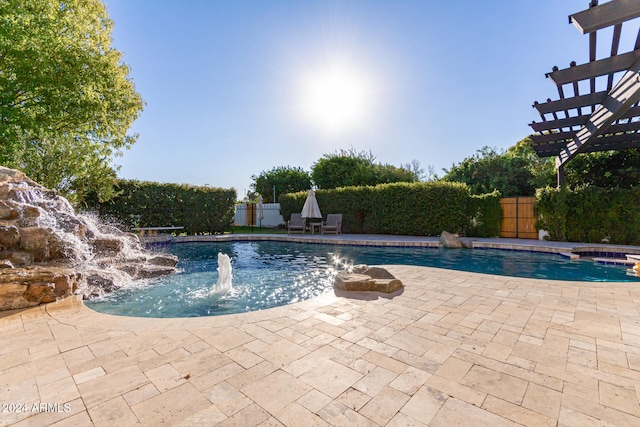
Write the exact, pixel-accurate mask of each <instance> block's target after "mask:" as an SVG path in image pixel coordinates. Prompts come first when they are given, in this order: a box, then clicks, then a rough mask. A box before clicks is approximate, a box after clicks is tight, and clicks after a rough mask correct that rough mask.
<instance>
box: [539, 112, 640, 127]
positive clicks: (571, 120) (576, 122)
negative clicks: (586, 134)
mask: <svg viewBox="0 0 640 427" xmlns="http://www.w3.org/2000/svg"><path fill="white" fill-rule="evenodd" d="M636 116H640V107H632V108H630V109H629V110H628V111H627V112H625V113H624V114H623V115H622V117H620V118H621V119H630V118H633V117H636ZM589 117H591V116H590V115H588V114H583V115H581V116H575V117H567V118H564V119H557V120H547V121H545V122H539V123H538V122H533V123H531V125H530V126H531V127H532V128H533V130H535V131H536V132H544V131H548V132H552V131H554V130H557V129H563V128H568V127H572V126H582V125H584V124H585V123H587V120H589ZM612 128H613V127H612Z"/></svg>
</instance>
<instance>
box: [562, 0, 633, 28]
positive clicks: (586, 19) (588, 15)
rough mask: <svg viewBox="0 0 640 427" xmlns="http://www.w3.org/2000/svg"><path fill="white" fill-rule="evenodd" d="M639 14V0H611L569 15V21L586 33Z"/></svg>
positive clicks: (619, 22)
mask: <svg viewBox="0 0 640 427" xmlns="http://www.w3.org/2000/svg"><path fill="white" fill-rule="evenodd" d="M639 16H640V2H638V1H637V0H612V1H610V2H607V3H604V4H601V5H600V6H595V7H591V8H589V9H587V10H583V11H582V12H578V13H574V14H573V15H570V16H569V23H571V24H573V25H574V26H575V27H576V28H577V29H578V30H579V31H580V32H581V33H582V34H587V33H593V32H595V31H598V30H600V29H602V28H606V27H609V26H611V25H616V24H621V23H622V22H624V21H628V20H630V19H633V18H637V17H639Z"/></svg>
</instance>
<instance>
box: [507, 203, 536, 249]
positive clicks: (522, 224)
mask: <svg viewBox="0 0 640 427" xmlns="http://www.w3.org/2000/svg"><path fill="white" fill-rule="evenodd" d="M535 205H536V198H535V197H506V198H503V199H500V208H501V209H502V225H501V227H500V237H511V238H514V237H515V238H517V239H537V238H538V231H537V230H536V216H535V209H534V208H535Z"/></svg>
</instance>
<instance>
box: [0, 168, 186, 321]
mask: <svg viewBox="0 0 640 427" xmlns="http://www.w3.org/2000/svg"><path fill="white" fill-rule="evenodd" d="M177 263H178V259H177V258H176V257H175V256H173V255H159V254H153V253H150V252H149V251H147V250H145V249H144V248H143V247H142V245H141V244H140V239H139V238H138V236H136V235H135V234H131V233H125V232H123V231H121V230H119V229H118V228H116V227H114V226H111V225H107V224H103V223H101V222H100V221H98V220H97V219H96V218H94V217H92V216H90V215H85V214H76V213H75V212H74V210H73V208H72V207H71V205H70V204H69V202H68V201H67V200H66V199H65V198H63V197H60V196H57V195H56V193H55V191H53V190H49V189H47V188H45V187H43V186H41V185H39V184H37V183H36V182H34V181H33V180H31V179H29V178H28V177H27V176H26V175H25V174H24V173H22V172H20V171H17V170H15V169H8V168H5V167H2V166H0V310H11V309H18V308H25V307H32V306H34V305H38V304H40V303H46V302H53V301H56V300H57V299H60V298H64V297H67V296H70V295H72V294H74V293H79V294H82V295H83V296H84V297H85V298H89V297H92V296H97V295H102V294H104V293H106V292H111V291H113V290H116V289H118V288H121V287H123V286H126V285H127V284H129V283H131V282H132V281H133V280H137V279H142V278H151V277H157V276H160V275H164V274H171V273H173V272H175V271H176V265H177Z"/></svg>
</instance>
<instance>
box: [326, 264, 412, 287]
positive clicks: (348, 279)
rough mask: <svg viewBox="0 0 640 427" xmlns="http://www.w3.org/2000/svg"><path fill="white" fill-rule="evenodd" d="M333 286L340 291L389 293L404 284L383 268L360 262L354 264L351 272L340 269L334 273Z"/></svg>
mask: <svg viewBox="0 0 640 427" xmlns="http://www.w3.org/2000/svg"><path fill="white" fill-rule="evenodd" d="M333 287H334V288H335V289H339V290H342V291H354V292H356V291H359V292H363V291H375V292H384V293H387V294H390V293H393V292H395V291H397V290H400V289H402V288H404V285H403V284H402V282H401V281H400V280H398V279H396V278H395V277H394V276H393V274H391V273H389V271H387V270H386V269H384V268H381V267H369V266H367V265H364V264H360V265H356V266H354V267H353V269H352V270H351V272H347V271H340V272H339V273H338V274H337V275H336V278H335V280H334V282H333Z"/></svg>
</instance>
